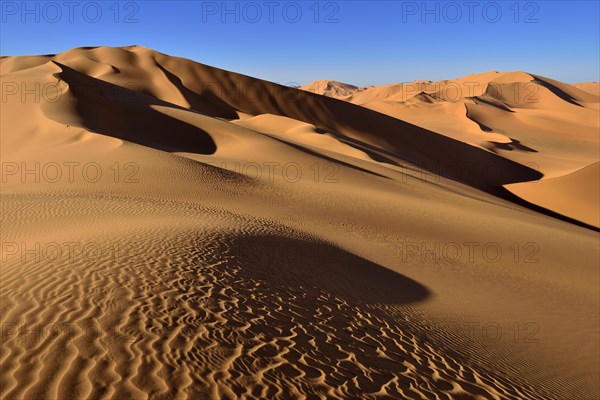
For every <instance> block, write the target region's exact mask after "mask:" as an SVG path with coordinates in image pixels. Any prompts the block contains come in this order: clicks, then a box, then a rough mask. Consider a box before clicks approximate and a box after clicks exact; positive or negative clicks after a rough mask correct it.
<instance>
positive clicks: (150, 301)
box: [0, 46, 600, 399]
mask: <svg viewBox="0 0 600 400" xmlns="http://www.w3.org/2000/svg"><path fill="white" fill-rule="evenodd" d="M0 71H1V78H2V83H3V93H2V96H3V99H2V118H1V119H0V120H1V125H0V128H1V129H0V135H1V141H2V146H1V147H0V155H1V157H2V161H3V163H2V164H3V170H2V190H1V200H2V201H1V203H0V205H1V208H2V213H1V221H0V222H1V224H2V230H1V236H2V238H1V239H2V240H1V241H2V249H1V250H2V254H1V256H2V264H1V267H0V273H1V276H0V278H1V279H0V296H1V302H0V310H1V312H0V319H1V324H2V335H1V337H2V342H1V343H0V349H1V351H0V370H1V371H2V374H1V377H0V397H1V398H2V399H67V398H68V399H92V398H93V399H95V398H111V399H124V398H133V399H142V398H152V399H185V398H189V399H198V398H214V399H222V398H249V399H252V398H256V399H259V398H339V399H345V398H375V397H381V398H407V399H409V398H412V399H432V398H437V399H460V398H465V399H467V398H469V399H470V398H474V399H517V398H518V399H576V398H580V399H591V398H597V397H598V396H599V395H600V389H599V383H598V378H597V377H598V374H599V373H600V368H599V365H598V357H599V355H600V349H599V344H598V340H597V339H598V335H599V334H600V332H599V330H598V326H599V324H598V321H599V320H600V315H599V309H600V308H599V307H598V306H599V297H598V283H599V270H598V264H599V262H600V256H599V254H598V233H597V229H594V227H598V226H599V223H598V212H597V204H598V197H597V194H598V190H596V191H595V192H594V190H595V188H596V187H597V185H598V165H599V164H598V153H597V149H598V136H597V130H598V118H597V116H598V110H599V109H598V102H599V100H598V97H597V96H594V95H593V94H590V93H587V92H585V91H583V90H581V89H578V88H575V87H572V86H570V85H566V84H562V83H560V82H557V81H553V80H551V79H548V78H543V77H539V76H536V75H532V74H528V73H521V72H518V73H496V72H490V73H485V74H479V75H472V76H469V77H465V78H461V79H457V80H456V82H458V85H459V86H460V87H461V88H465V90H466V89H469V88H472V89H473V92H472V93H470V94H469V95H468V96H467V95H464V96H463V95H461V96H460V99H458V100H454V97H452V96H453V95H452V94H451V93H450V92H449V91H444V90H443V89H441V88H440V86H439V85H438V86H436V85H435V82H428V81H419V82H415V83H412V84H411V85H413V86H417V85H418V86H419V87H418V88H415V89H412V88H410V87H408V86H407V85H409V84H404V85H389V86H385V87H379V88H366V89H364V90H361V91H357V90H355V89H352V88H351V87H350V88H348V87H345V86H340V87H339V88H338V87H334V86H332V87H333V90H330V92H333V93H337V94H339V95H343V96H345V97H342V98H340V99H336V98H332V97H327V96H323V95H321V94H320V93H319V94H317V93H310V92H308V91H306V90H299V89H295V88H289V87H285V86H281V85H277V84H274V83H270V82H267V81H263V80H260V79H256V78H251V77H248V76H244V75H241V74H237V73H233V72H229V71H224V70H220V69H217V68H214V67H210V66H207V65H203V64H198V63H195V62H193V61H190V60H186V59H182V58H177V57H172V56H168V55H165V54H161V53H158V52H156V51H153V50H150V49H147V48H144V47H140V46H128V47H121V48H110V47H95V48H78V49H73V50H69V51H67V52H64V53H61V54H57V55H45V56H31V57H5V58H2V59H1V60H0ZM448 82H450V81H446V83H448ZM474 82H475V83H477V82H478V83H479V84H478V85H477V84H475V83H474ZM490 82H493V83H494V85H491V88H490V85H489V83H490ZM486 83H487V87H486ZM24 88H25V89H27V88H29V91H26V90H24ZM31 88H36V89H34V91H33V92H32V90H31ZM511 88H517V89H516V90H520V92H519V93H518V95H515V96H516V97H515V96H512V97H511V95H509V94H507V93H508V92H507V91H506V90H508V89H511ZM338 89H339V90H338ZM341 89H344V90H346V89H348V90H350V91H352V90H354V92H352V93H351V94H350V95H344V94H343V90H341ZM408 89H411V91H417V90H418V91H417V92H416V93H414V95H413V94H412V92H411V95H410V96H409V98H406V96H405V95H407V91H408ZM496 89H500V90H496ZM528 90H529V91H528ZM534 91H535V96H537V97H535V98H536V99H537V100H538V102H535V103H532V102H529V101H528V100H529V99H531V97H528V96H531V93H533V92H534ZM26 93H29V94H26ZM323 94H331V93H325V92H323ZM444 121H445V122H444ZM540 179H541V180H540ZM517 196H520V197H522V198H523V199H525V200H526V201H527V202H519V201H518V199H517ZM594 196H595V197H594ZM529 203H535V204H537V205H539V207H541V208H535V207H533V206H531V204H529ZM594 206H596V207H594ZM544 209H547V210H549V211H545V210H544ZM552 212H554V213H556V214H553V213H552Z"/></svg>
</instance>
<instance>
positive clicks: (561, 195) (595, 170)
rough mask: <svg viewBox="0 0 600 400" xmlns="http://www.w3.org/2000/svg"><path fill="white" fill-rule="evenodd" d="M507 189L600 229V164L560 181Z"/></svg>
mask: <svg viewBox="0 0 600 400" xmlns="http://www.w3.org/2000/svg"><path fill="white" fill-rule="evenodd" d="M505 187H506V189H508V190H509V191H511V192H512V193H514V194H516V195H517V196H519V197H521V198H522V199H524V200H527V201H528V202H530V203H533V204H537V205H539V206H541V207H544V208H546V209H549V210H552V211H555V212H557V213H559V214H562V215H564V216H567V217H569V218H573V219H576V220H578V221H581V222H584V223H586V224H588V225H592V226H595V227H597V228H598V227H600V210H599V207H598V204H600V163H594V164H592V165H589V166H587V167H585V168H582V169H580V170H578V171H575V172H572V173H570V174H567V175H564V176H560V177H557V178H551V179H542V180H540V181H538V182H524V183H516V184H512V185H506V186H505Z"/></svg>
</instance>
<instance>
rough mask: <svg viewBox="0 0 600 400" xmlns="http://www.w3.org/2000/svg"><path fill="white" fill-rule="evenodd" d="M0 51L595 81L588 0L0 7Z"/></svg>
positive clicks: (271, 73) (316, 75)
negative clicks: (101, 50)
mask: <svg viewBox="0 0 600 400" xmlns="http://www.w3.org/2000/svg"><path fill="white" fill-rule="evenodd" d="M1 3H2V16H1V18H2V20H1V22H2V25H1V32H0V33H1V34H0V46H1V47H0V53H1V54H2V55H30V54H46V53H58V52H61V51H64V50H67V49H70V48H73V47H79V46H97V45H108V46H122V45H130V44H138V45H143V46H146V47H150V48H153V49H156V50H158V51H161V52H163V53H167V54H171V55H177V56H181V57H186V58H191V59H193V60H196V61H198V62H201V63H204V64H209V65H213V66H216V67H219V68H223V69H227V70H232V71H236V72H240V73H244V74H247V75H251V76H256V77H259V78H263V79H267V80H271V81H274V82H279V83H282V84H289V83H291V82H295V83H298V84H305V83H308V82H310V81H313V80H316V79H334V80H339V81H343V82H348V83H353V84H356V85H366V84H374V85H381V84H386V83H393V82H405V81H412V80H415V79H429V80H440V79H451V78H457V77H460V76H464V75H467V74H470V73H478V72H485V71H489V70H498V71H513V70H524V71H527V72H531V73H535V74H539V75H544V76H548V77H551V78H554V79H558V80H561V81H564V82H571V83H573V82H581V81H592V80H593V81H598V80H600V76H599V75H600V72H599V69H600V50H599V48H600V40H599V36H600V33H599V32H600V26H599V18H600V16H599V15H600V9H599V3H600V2H599V1H596V0H593V1H565V2H562V1H521V2H516V1H470V2H469V1H466V0H459V1H441V2H435V1H430V2H423V1H370V2H365V1H320V2H317V1H313V0H309V1H269V0H266V1H240V2H234V1H229V2H223V1H120V2H116V1H113V0H109V1H70V2H69V1H65V0H58V1H41V2H39V1H38V2H36V1H29V2H23V1H4V0H3V1H2V2H1Z"/></svg>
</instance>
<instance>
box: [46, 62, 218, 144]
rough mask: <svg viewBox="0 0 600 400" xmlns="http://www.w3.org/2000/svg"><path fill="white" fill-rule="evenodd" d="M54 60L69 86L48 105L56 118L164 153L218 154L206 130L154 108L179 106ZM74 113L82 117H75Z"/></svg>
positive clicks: (48, 110)
mask: <svg viewBox="0 0 600 400" xmlns="http://www.w3.org/2000/svg"><path fill="white" fill-rule="evenodd" d="M55 64H57V65H58V66H59V67H60V68H61V69H62V72H61V73H58V74H56V75H57V77H58V78H59V79H60V80H62V81H64V82H65V83H66V84H67V85H68V86H69V89H68V90H69V93H67V94H66V96H63V97H62V99H63V101H62V102H57V103H55V104H52V103H50V104H48V105H47V107H46V109H45V112H46V114H47V115H48V116H49V117H50V118H52V119H55V120H56V121H57V122H60V123H64V124H65V125H69V126H78V127H81V128H86V129H88V130H90V131H92V132H97V133H101V134H103V135H107V136H112V137H115V138H118V139H123V140H127V141H129V142H133V143H138V144H142V145H144V146H148V147H153V148H155V149H158V150H162V151H169V152H178V151H182V152H190V153H199V154H212V153H214V152H215V150H216V145H215V143H214V141H213V140H212V138H211V137H210V135H209V134H208V133H206V132H205V131H203V130H202V129H200V128H199V127H197V126H193V125H190V124H187V123H185V122H183V121H180V120H178V119H176V118H172V117H170V116H169V115H165V114H163V113H161V112H159V111H157V110H156V109H154V108H153V106H157V105H162V106H168V107H170V108H178V107H177V106H175V105H172V104H169V103H165V102H162V101H160V100H158V99H155V98H153V97H150V96H147V95H144V94H142V93H136V92H134V91H131V90H129V89H126V88H122V87H119V86H117V85H113V84H110V83H107V82H104V81H101V80H99V79H96V78H93V77H90V76H87V75H84V74H81V73H79V72H77V71H76V70H74V69H72V68H69V67H67V66H65V65H63V64H60V63H58V62H55ZM71 107H74V110H70V109H69V108H71ZM73 116H77V117H78V120H77V119H76V120H72V119H71V118H72V117H73Z"/></svg>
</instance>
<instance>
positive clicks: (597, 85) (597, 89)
mask: <svg viewBox="0 0 600 400" xmlns="http://www.w3.org/2000/svg"><path fill="white" fill-rule="evenodd" d="M573 86H575V87H576V88H578V89H581V90H584V91H586V92H589V93H592V94H595V95H596V96H600V82H581V83H574V84H573Z"/></svg>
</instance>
